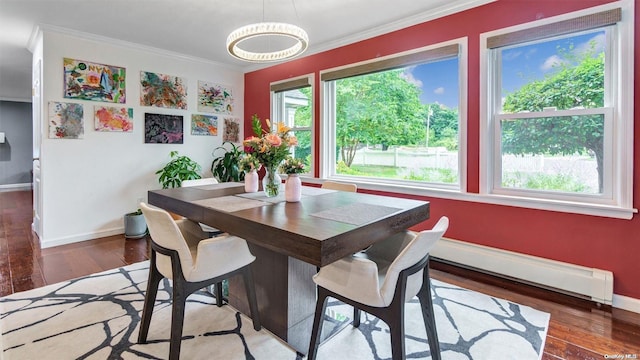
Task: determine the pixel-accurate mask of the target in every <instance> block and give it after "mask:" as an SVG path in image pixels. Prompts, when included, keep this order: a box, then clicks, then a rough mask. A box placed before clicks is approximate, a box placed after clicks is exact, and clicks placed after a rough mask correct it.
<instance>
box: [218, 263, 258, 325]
mask: <svg viewBox="0 0 640 360" xmlns="http://www.w3.org/2000/svg"><path fill="white" fill-rule="evenodd" d="M242 277H243V280H244V288H245V291H246V293H247V297H248V300H249V310H251V319H252V320H253V329H254V330H255V331H260V329H262V325H261V324H260V311H259V310H258V301H257V300H256V287H255V285H254V283H253V274H252V273H251V267H249V266H248V265H247V266H245V267H244V269H243V270H242ZM219 284H220V286H221V288H220V294H222V283H219ZM221 298H222V297H221Z"/></svg>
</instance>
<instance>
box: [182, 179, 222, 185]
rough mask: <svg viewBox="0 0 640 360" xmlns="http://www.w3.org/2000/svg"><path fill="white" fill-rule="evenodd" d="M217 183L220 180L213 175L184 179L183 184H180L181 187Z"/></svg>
mask: <svg viewBox="0 0 640 360" xmlns="http://www.w3.org/2000/svg"><path fill="white" fill-rule="evenodd" d="M217 183H218V180H217V179H216V178H212V177H210V178H202V179H194V180H182V184H181V185H180V187H188V186H200V185H211V184H217Z"/></svg>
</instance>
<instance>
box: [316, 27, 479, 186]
mask: <svg viewBox="0 0 640 360" xmlns="http://www.w3.org/2000/svg"><path fill="white" fill-rule="evenodd" d="M454 44H458V45H459V46H460V52H459V55H458V74H459V76H458V99H459V102H458V104H459V105H458V118H459V124H458V137H459V144H458V167H459V168H458V174H459V175H458V176H459V186H458V185H457V184H456V185H448V184H434V183H419V182H412V181H402V180H392V179H380V178H363V177H358V176H346V175H338V174H336V173H335V164H336V158H335V148H336V141H335V131H336V129H335V125H336V120H335V118H334V116H333V114H335V111H334V110H335V109H333V106H334V105H335V101H330V99H329V97H331V96H332V94H334V93H335V82H334V81H322V82H321V83H322V84H321V93H320V118H321V119H323V121H322V126H321V127H320V139H321V141H320V143H321V144H320V165H321V167H320V173H319V177H320V178H321V179H334V180H342V181H348V182H351V183H356V184H358V187H359V188H363V189H371V190H379V191H391V192H401V193H417V194H421V195H424V192H425V191H428V192H431V190H436V191H438V193H440V192H441V193H443V194H446V193H458V194H459V193H460V192H463V191H466V186H467V83H468V82H467V77H468V76H467V73H468V66H469V65H468V60H467V53H468V39H467V38H466V37H463V38H458V39H453V40H449V41H446V42H441V43H438V44H433V45H429V46H425V47H421V48H418V49H412V50H409V51H405V52H401V53H396V54H393V55H388V56H384V57H379V58H375V59H371V60H366V61H362V62H358V63H353V64H349V65H346V66H340V67H335V68H331V69H325V70H322V71H320V74H321V75H322V73H325V72H331V71H335V70H338V69H343V68H348V67H353V66H360V65H364V64H367V63H371V62H376V61H381V60H386V59H390V58H394V57H399V56H404V55H408V54H412V53H416V52H421V51H425V50H430V49H436V48H440V47H444V46H447V45H454ZM321 77H322V76H321Z"/></svg>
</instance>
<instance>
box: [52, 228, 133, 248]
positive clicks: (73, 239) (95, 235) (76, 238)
mask: <svg viewBox="0 0 640 360" xmlns="http://www.w3.org/2000/svg"><path fill="white" fill-rule="evenodd" d="M120 234H124V226H123V227H117V228H113V229H107V230H101V231H96V232H92V233H85V234H79V235H73V236H66V237H60V238H53V239H46V240H43V239H40V247H41V248H43V249H45V248H50V247H54V246H60V245H67V244H73V243H77V242H80V241H86V240H94V239H99V238H103V237H107V236H113V235H120Z"/></svg>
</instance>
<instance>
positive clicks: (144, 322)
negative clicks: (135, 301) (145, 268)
mask: <svg viewBox="0 0 640 360" xmlns="http://www.w3.org/2000/svg"><path fill="white" fill-rule="evenodd" d="M155 255H156V254H155V252H152V254H151V261H150V263H149V278H148V280H147V293H146V294H145V297H144V306H143V308H142V319H141V320H140V329H139V331H138V343H140V344H145V343H146V342H147V334H148V333H149V324H150V323H151V315H153V306H154V304H155V302H156V295H157V294H158V285H159V284H160V280H162V275H161V274H160V272H158V269H157V268H156V262H155V258H156V256H155Z"/></svg>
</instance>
